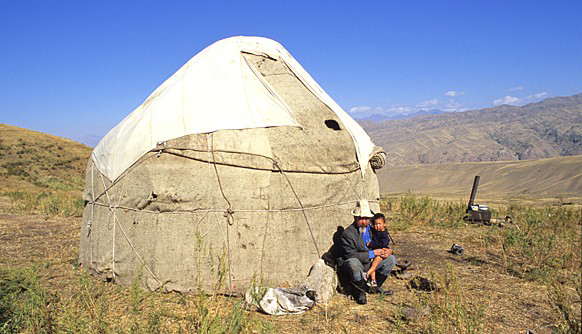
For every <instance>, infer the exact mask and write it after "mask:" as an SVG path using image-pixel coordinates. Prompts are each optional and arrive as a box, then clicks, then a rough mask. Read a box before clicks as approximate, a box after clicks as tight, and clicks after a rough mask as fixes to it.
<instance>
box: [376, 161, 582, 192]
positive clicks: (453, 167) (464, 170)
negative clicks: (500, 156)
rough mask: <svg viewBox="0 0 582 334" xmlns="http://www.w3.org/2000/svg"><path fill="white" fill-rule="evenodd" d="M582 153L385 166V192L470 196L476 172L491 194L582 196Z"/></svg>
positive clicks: (483, 189) (382, 187)
mask: <svg viewBox="0 0 582 334" xmlns="http://www.w3.org/2000/svg"><path fill="white" fill-rule="evenodd" d="M581 166H582V155H577V156H572V157H558V158H550V159H541V160H528V161H497V162H471V163H455V164H441V165H413V166H402V167H392V168H383V169H381V170H380V172H379V174H378V177H379V179H380V190H381V191H382V193H403V192H408V191H412V192H416V193H424V194H432V195H449V196H459V197H463V198H464V197H467V198H468V196H469V193H470V191H471V186H472V184H473V178H474V177H475V175H480V176H481V185H480V187H479V195H478V196H483V197H488V198H506V197H523V198H547V197H564V198H566V197H582V167H581Z"/></svg>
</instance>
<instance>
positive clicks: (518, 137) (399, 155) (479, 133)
mask: <svg viewBox="0 0 582 334" xmlns="http://www.w3.org/2000/svg"><path fill="white" fill-rule="evenodd" d="M362 125H363V126H364V128H365V129H366V131H367V132H368V134H369V135H370V137H372V139H373V141H374V143H376V145H378V146H382V147H383V148H384V150H385V151H386V153H387V154H388V157H389V161H390V163H391V164H392V165H396V166H405V165H413V164H435V163H456V162H485V161H517V160H535V159H544V158H553V157H558V156H573V155H579V154H582V94H577V95H573V96H565V97H555V98H549V99H546V100H544V101H541V102H537V103H530V104H527V105H524V106H508V105H502V106H499V107H495V108H489V109H481V110H472V111H466V112H455V113H444V114H439V115H428V116H420V117H414V118H411V119H405V120H397V121H384V122H366V121H365V122H362Z"/></svg>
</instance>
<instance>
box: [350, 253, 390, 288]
mask: <svg viewBox="0 0 582 334" xmlns="http://www.w3.org/2000/svg"><path fill="white" fill-rule="evenodd" d="M395 265H396V257H394V255H390V256H388V257H387V258H385V259H384V260H382V262H380V265H379V266H378V269H376V281H377V282H378V286H382V284H383V283H384V281H385V280H386V278H388V276H390V272H391V271H392V268H393V267H394V266H395ZM368 269H370V263H368V264H366V265H363V264H362V262H360V260H358V259H356V258H349V259H347V260H345V261H344V263H343V264H342V266H341V272H342V274H343V275H344V277H345V279H346V280H351V281H353V282H357V281H361V280H363V279H364V277H363V276H362V273H363V272H366V271H368Z"/></svg>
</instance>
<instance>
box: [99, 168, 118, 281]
mask: <svg viewBox="0 0 582 334" xmlns="http://www.w3.org/2000/svg"><path fill="white" fill-rule="evenodd" d="M101 182H102V183H103V189H106V188H107V186H106V185H105V179H104V178H103V174H101ZM105 195H106V196H107V202H108V203H109V212H110V213H111V214H112V215H113V238H112V240H111V247H112V255H111V272H112V273H113V281H115V210H113V209H112V208H111V198H110V197H109V193H108V192H107V190H106V191H105Z"/></svg>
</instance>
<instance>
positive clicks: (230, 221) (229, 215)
mask: <svg viewBox="0 0 582 334" xmlns="http://www.w3.org/2000/svg"><path fill="white" fill-rule="evenodd" d="M208 137H210V143H209V144H208V145H209V146H210V147H209V149H210V152H211V154H212V166H213V167H214V172H215V173H216V180H217V182H218V188H220V193H221V194H222V198H224V200H225V201H226V203H227V205H228V208H227V209H226V211H224V217H226V223H227V225H226V251H227V256H228V288H229V289H232V267H231V262H232V257H231V253H230V233H229V230H230V228H229V226H232V225H233V224H234V216H233V213H234V211H232V204H231V203H230V201H229V200H228V198H227V197H226V194H225V193H224V189H223V188H222V181H221V180H220V174H218V167H216V157H215V156H214V133H209V134H208Z"/></svg>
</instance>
